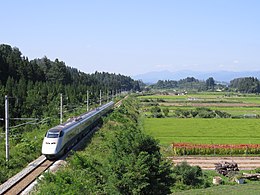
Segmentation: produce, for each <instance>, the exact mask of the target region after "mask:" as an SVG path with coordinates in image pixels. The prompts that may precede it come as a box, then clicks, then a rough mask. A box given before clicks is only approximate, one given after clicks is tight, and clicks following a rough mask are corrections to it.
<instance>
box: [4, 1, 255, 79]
mask: <svg viewBox="0 0 260 195" xmlns="http://www.w3.org/2000/svg"><path fill="white" fill-rule="evenodd" d="M0 7H1V11H0V17H1V28H0V44H3V43H4V44H9V45H11V46H13V47H14V46H15V47H18V48H19V49H20V51H21V52H22V53H23V55H25V56H27V57H29V59H34V58H42V57H43V56H47V57H48V58H50V59H52V60H54V59H55V58H58V59H59V60H62V61H64V62H65V63H66V65H68V66H71V67H75V68H77V69H79V70H81V71H83V72H86V73H92V72H94V71H105V72H112V73H120V74H124V75H129V76H131V75H137V74H141V73H146V72H150V71H161V70H169V71H172V72H174V71H179V70H193V71H217V70H232V71H244V70H250V71H253V70H260V11H259V9H260V1H258V0H161V1H159V0H157V1H155V0H129V1H122V0H118V1H115V0H95V1H90V0H75V1H71V0H63V1H62V0H44V1H35V0H23V1H20V0H8V1H1V2H0Z"/></svg>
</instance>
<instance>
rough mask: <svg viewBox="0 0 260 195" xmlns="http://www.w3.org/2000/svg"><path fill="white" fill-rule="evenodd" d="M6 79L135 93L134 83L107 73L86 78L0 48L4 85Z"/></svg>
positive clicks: (59, 63)
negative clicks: (133, 91) (76, 85)
mask: <svg viewBox="0 0 260 195" xmlns="http://www.w3.org/2000/svg"><path fill="white" fill-rule="evenodd" d="M8 77H10V78H13V79H14V80H15V81H19V80H20V79H22V78H23V79H25V80H26V81H33V82H36V81H39V82H58V83H61V84H64V85H68V84H85V85H88V86H91V85H93V84H94V85H96V86H97V85H98V86H99V85H100V86H103V85H105V86H106V89H124V90H139V85H138V82H137V81H134V80H133V79H131V78H130V77H127V76H123V75H120V74H119V75H116V74H109V73H104V72H102V73H98V72H96V73H94V74H86V73H83V72H80V71H78V70H77V69H76V68H71V67H68V66H66V64H65V63H64V62H62V61H59V60H58V59H56V60H55V61H54V62H53V61H51V60H49V59H48V58H47V57H44V58H42V59H34V60H31V61H29V60H28V58H27V57H24V56H22V53H21V52H20V51H19V49H18V48H16V47H14V48H12V47H11V46H9V45H4V44H2V45H0V80H1V83H2V84H6V82H7V79H8Z"/></svg>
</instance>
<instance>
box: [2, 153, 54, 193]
mask: <svg viewBox="0 0 260 195" xmlns="http://www.w3.org/2000/svg"><path fill="white" fill-rule="evenodd" d="M54 162H55V161H49V160H47V159H46V158H45V157H44V156H40V157H39V158H38V159H36V160H35V161H33V162H32V163H31V164H29V165H28V166H27V167H26V168H25V169H24V170H23V171H21V172H19V173H18V174H17V175H15V176H13V177H12V178H10V179H9V180H7V181H6V182H5V183H4V184H2V185H1V186H0V194H7V195H9V194H10V195H13V194H20V193H21V192H22V191H23V190H24V189H26V187H27V186H29V185H30V184H31V183H32V182H33V181H34V180H36V179H37V178H38V177H39V176H40V175H41V174H42V173H43V172H44V171H45V170H47V169H48V168H49V167H50V166H51V165H52V164H53V163H54Z"/></svg>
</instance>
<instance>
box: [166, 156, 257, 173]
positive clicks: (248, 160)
mask: <svg viewBox="0 0 260 195" xmlns="http://www.w3.org/2000/svg"><path fill="white" fill-rule="evenodd" d="M169 159H171V160H172V161H173V163H174V164H178V163H181V162H182V161H186V162H187V163H188V164H189V165H191V166H196V165H198V166H200V167H201V168H202V169H206V170H214V169H215V164H214V163H219V162H223V161H224V162H225V161H226V162H235V163H237V165H238V168H239V169H240V170H253V169H256V168H258V167H260V157H253V156H250V157H249V156H248V157H205V156H174V157H169Z"/></svg>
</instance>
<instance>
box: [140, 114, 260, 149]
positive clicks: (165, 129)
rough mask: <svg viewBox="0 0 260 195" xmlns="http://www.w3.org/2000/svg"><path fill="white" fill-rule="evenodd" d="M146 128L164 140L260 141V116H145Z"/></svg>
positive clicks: (163, 141)
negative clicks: (240, 117) (203, 117)
mask: <svg viewBox="0 0 260 195" xmlns="http://www.w3.org/2000/svg"><path fill="white" fill-rule="evenodd" d="M143 123H144V131H145V132H146V133H147V134H149V135H151V136H153V137H155V138H156V139H159V140H160V143H161V144H162V145H165V146H167V145H170V144H171V143H173V142H190V143H207V144H218V143H219V144H260V120H259V119H231V118H228V119H202V118H188V119H183V118H145V119H144V121H143Z"/></svg>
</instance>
